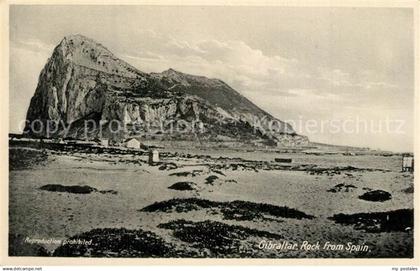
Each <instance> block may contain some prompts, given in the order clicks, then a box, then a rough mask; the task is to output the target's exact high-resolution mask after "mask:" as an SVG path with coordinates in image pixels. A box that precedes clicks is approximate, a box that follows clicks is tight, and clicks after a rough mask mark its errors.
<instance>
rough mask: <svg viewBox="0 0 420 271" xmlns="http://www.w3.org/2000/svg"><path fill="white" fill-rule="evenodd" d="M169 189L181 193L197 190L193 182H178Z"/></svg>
mask: <svg viewBox="0 0 420 271" xmlns="http://www.w3.org/2000/svg"><path fill="white" fill-rule="evenodd" d="M168 188H169V189H173V190H180V191H185V190H197V189H196V184H195V183H193V182H177V183H174V184H173V185H171V186H169V187H168Z"/></svg>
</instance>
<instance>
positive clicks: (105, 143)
mask: <svg viewBox="0 0 420 271" xmlns="http://www.w3.org/2000/svg"><path fill="white" fill-rule="evenodd" d="M99 144H101V145H102V146H104V147H108V146H109V139H106V138H102V139H101V140H100V142H99Z"/></svg>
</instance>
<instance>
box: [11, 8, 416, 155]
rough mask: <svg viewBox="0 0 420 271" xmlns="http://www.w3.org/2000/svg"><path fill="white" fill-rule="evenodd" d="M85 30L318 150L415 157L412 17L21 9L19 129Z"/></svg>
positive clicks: (377, 11) (14, 121)
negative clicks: (50, 62)
mask: <svg viewBox="0 0 420 271" xmlns="http://www.w3.org/2000/svg"><path fill="white" fill-rule="evenodd" d="M76 33H79V34H83V35H85V36H88V37H90V38H92V39H94V40H96V41H98V42H99V43H102V44H103V45H104V46H105V47H107V48H108V49H110V50H111V51H112V52H114V53H115V54H116V55H117V56H118V57H120V58H122V59H124V60H126V61H127V62H129V63H131V64H132V65H133V66H135V67H137V68H138V69H140V70H142V71H145V72H152V71H153V72H160V71H163V70H165V69H168V68H170V67H171V68H174V69H176V70H179V71H182V72H186V73H191V74H198V75H205V76H208V77H216V78H220V79H222V80H223V81H225V82H227V83H228V84H230V85H231V86H232V87H233V88H235V89H236V90H238V91H239V92H240V93H242V94H243V95H244V96H246V97H248V98H249V99H250V100H252V101H253V102H254V103H256V104H257V105H258V106H260V107H261V108H263V109H264V110H266V111H268V112H270V113H271V114H273V115H274V116H276V117H277V118H279V119H281V120H287V121H291V122H292V123H293V122H294V123H295V129H296V130H297V131H298V132H302V133H303V134H306V135H307V136H309V138H310V140H312V141H317V142H323V143H331V144H343V145H354V146H368V147H373V148H381V149H389V150H398V151H409V150H412V148H413V138H414V136H413V133H414V128H413V126H414V122H413V119H414V118H413V114H414V62H413V60H414V49H413V13H412V10H411V9H395V8H393V9H391V8H313V7H311V8H302V7H301V8H286V7H208V6H207V7H174V6H173V7H163V6H160V7H159V6H11V9H10V108H11V110H10V115H11V116H10V130H11V131H12V132H16V131H18V123H19V121H20V120H22V119H25V114H26V110H27V107H28V105H29V101H30V98H31V96H32V95H33V93H34V91H35V88H36V84H37V80H38V76H39V73H40V71H41V69H42V67H43V66H44V65H45V63H46V61H47V59H48V57H49V56H50V55H51V53H52V50H53V49H54V47H55V46H56V45H57V44H58V43H59V42H60V41H61V39H62V38H63V37H64V36H65V35H68V34H76ZM357 120H359V122H361V124H360V125H361V126H360V125H356V124H355V122H356V121H357ZM389 121H394V122H392V123H391V124H390V127H391V128H390V129H385V125H386V123H387V122H388V123H389ZM397 121H398V122H397ZM400 121H403V122H404V123H403V124H402V126H401V127H398V126H400V125H399V123H400ZM309 122H311V123H312V124H311V125H312V126H311V127H312V128H311V129H309V128H305V127H304V126H302V127H300V126H301V125H305V124H306V125H309V124H308V123H309ZM314 123H315V124H314ZM333 123H336V124H337V123H338V124H339V125H340V127H341V129H333V128H332V125H336V124H333ZM352 123H353V124H352ZM366 125H367V126H368V128H367V129H366ZM380 125H381V126H382V127H380ZM321 126H322V127H321ZM356 126H357V127H356ZM357 128H359V130H357ZM343 129H345V130H346V131H343Z"/></svg>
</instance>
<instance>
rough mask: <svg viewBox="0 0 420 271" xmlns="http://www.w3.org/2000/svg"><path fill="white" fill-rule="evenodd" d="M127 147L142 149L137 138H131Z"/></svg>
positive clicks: (126, 142) (127, 141)
mask: <svg viewBox="0 0 420 271" xmlns="http://www.w3.org/2000/svg"><path fill="white" fill-rule="evenodd" d="M125 146H126V147H127V148H131V149H140V141H138V140H137V139H136V138H129V139H127V140H126V141H125Z"/></svg>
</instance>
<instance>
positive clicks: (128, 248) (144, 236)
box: [53, 228, 177, 258]
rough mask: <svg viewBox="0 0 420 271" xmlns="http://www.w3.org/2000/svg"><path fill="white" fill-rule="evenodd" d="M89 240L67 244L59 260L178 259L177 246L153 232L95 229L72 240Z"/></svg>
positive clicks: (58, 255)
mask: <svg viewBox="0 0 420 271" xmlns="http://www.w3.org/2000/svg"><path fill="white" fill-rule="evenodd" d="M71 240H76V241H77V240H85V241H87V243H84V244H71V243H68V244H65V245H61V246H60V247H58V248H57V249H56V250H55V251H54V253H53V256H57V257H125V258H129V257H174V256H175V255H176V254H177V253H176V252H175V251H174V249H173V245H171V244H169V243H166V242H165V241H164V240H163V239H162V238H160V237H159V236H158V235H156V234H155V233H153V232H150V231H144V230H141V229H137V230H128V229H125V228H118V229H113V228H104V229H93V230H91V231H89V232H85V233H82V234H80V235H76V236H73V237H71V238H70V239H69V240H68V241H70V242H71Z"/></svg>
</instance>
